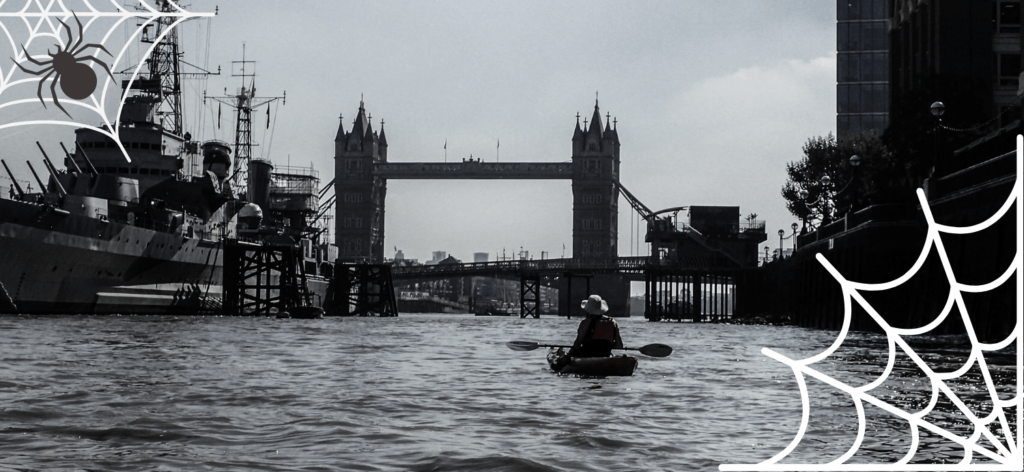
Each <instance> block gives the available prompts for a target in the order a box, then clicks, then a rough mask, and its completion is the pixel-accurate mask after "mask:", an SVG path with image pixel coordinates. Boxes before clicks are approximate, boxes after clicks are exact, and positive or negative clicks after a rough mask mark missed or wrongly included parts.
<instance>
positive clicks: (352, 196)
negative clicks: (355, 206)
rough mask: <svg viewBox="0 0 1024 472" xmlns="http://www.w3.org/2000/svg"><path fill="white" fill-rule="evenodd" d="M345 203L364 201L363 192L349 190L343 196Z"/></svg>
mask: <svg viewBox="0 0 1024 472" xmlns="http://www.w3.org/2000/svg"><path fill="white" fill-rule="evenodd" d="M343 201H344V202H345V203H363V194H361V193H357V192H347V193H345V196H344V197H343Z"/></svg>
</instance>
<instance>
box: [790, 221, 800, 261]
mask: <svg viewBox="0 0 1024 472" xmlns="http://www.w3.org/2000/svg"><path fill="white" fill-rule="evenodd" d="M797 226H799V225H797V224H796V223H793V224H791V225H789V227H790V228H792V229H793V235H792V236H790V237H791V238H793V253H794V254H796V227H797Z"/></svg>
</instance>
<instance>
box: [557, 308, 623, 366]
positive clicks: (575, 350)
mask: <svg viewBox="0 0 1024 472" xmlns="http://www.w3.org/2000/svg"><path fill="white" fill-rule="evenodd" d="M612 349H622V337H621V336H620V335H619V325H618V323H616V322H615V320H613V319H612V318H611V317H609V316H605V315H587V317H586V318H584V319H583V321H581V322H580V326H579V328H578V329H577V330H576V341H575V342H573V344H572V350H571V351H569V355H570V356H573V357H607V356H610V355H611V353H612Z"/></svg>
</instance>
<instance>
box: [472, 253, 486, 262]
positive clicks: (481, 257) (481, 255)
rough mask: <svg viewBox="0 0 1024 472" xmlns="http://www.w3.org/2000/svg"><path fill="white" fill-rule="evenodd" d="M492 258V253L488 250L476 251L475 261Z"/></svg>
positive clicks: (484, 260)
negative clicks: (487, 251)
mask: <svg viewBox="0 0 1024 472" xmlns="http://www.w3.org/2000/svg"><path fill="white" fill-rule="evenodd" d="M488 260H490V255H489V254H488V253H486V252H474V253H473V262H487V261H488Z"/></svg>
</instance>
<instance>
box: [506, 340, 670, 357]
mask: <svg viewBox="0 0 1024 472" xmlns="http://www.w3.org/2000/svg"><path fill="white" fill-rule="evenodd" d="M505 345H506V346H508V348H509V349H511V350H513V351H532V350H534V349H538V348H542V347H562V348H571V347H572V346H559V345H556V344H538V343H535V342H532V341H509V342H507V343H505ZM619 349H624V350H627V351H640V354H643V355H645V356H651V357H668V355H669V354H672V346H669V345H667V344H658V343H654V344H648V345H646V346H644V347H639V348H637V347H623V348H619Z"/></svg>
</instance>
